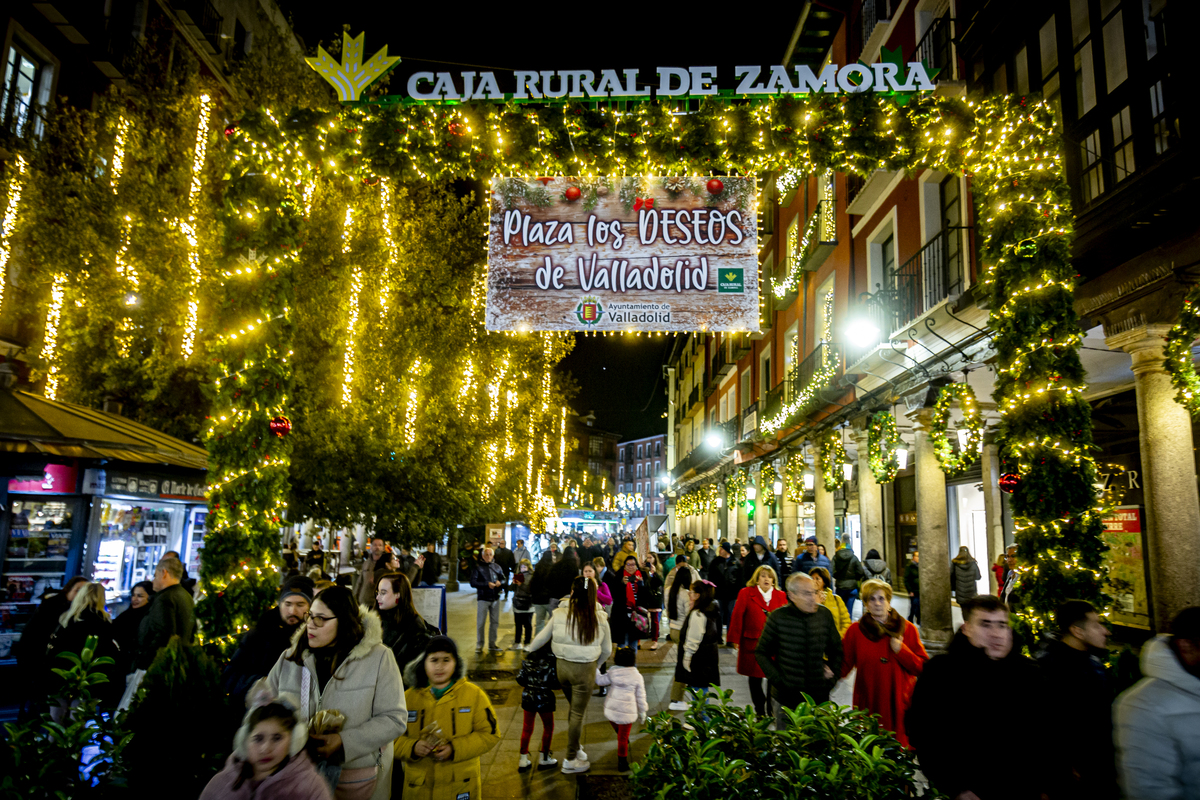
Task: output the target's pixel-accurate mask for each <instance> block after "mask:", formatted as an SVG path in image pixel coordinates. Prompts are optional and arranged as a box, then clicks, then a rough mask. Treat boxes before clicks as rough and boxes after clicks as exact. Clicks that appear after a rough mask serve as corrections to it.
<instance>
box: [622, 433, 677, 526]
mask: <svg viewBox="0 0 1200 800" xmlns="http://www.w3.org/2000/svg"><path fill="white" fill-rule="evenodd" d="M666 444H667V436H666V434H663V433H660V434H657V435H655V436H647V437H645V438H642V439H631V440H628V441H624V442H621V443H620V444H618V445H617V490H616V493H617V494H626V495H629V494H635V495H636V494H640V495H641V496H642V514H643V515H647V514H662V513H664V510H665V508H666V492H665V486H664V483H663V477H664V475H665V468H666V461H665V460H664V456H665V455H666V452H665V449H666Z"/></svg>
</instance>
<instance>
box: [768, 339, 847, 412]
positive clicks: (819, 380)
mask: <svg viewBox="0 0 1200 800" xmlns="http://www.w3.org/2000/svg"><path fill="white" fill-rule="evenodd" d="M842 368H843V362H842V346H841V345H840V344H834V343H833V342H821V343H820V344H818V345H817V346H816V348H815V349H814V350H813V351H812V352H811V353H809V354H808V356H807V357H806V358H805V359H804V360H803V361H801V362H800V363H799V364H797V365H796V366H794V367H793V368H792V369H791V370H789V371H788V374H787V377H786V378H785V379H784V382H783V405H784V409H785V410H789V411H790V415H796V414H806V413H809V412H811V411H813V410H815V409H817V408H819V407H820V406H821V399H820V393H821V390H822V389H827V388H829V387H830V386H832V385H833V383H834V381H836V380H837V379H838V378H839V377H841V375H842Z"/></svg>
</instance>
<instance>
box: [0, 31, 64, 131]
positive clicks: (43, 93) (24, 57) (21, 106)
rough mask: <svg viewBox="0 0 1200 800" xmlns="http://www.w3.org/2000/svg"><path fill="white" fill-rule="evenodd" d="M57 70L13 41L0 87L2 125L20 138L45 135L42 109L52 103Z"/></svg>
mask: <svg viewBox="0 0 1200 800" xmlns="http://www.w3.org/2000/svg"><path fill="white" fill-rule="evenodd" d="M53 76H54V68H53V66H51V65H49V64H47V63H46V62H45V61H44V60H42V59H39V58H37V57H35V56H34V55H33V53H32V50H31V49H29V48H26V47H24V46H23V45H22V44H20V43H19V42H16V41H14V42H13V44H12V46H11V47H9V48H8V53H7V54H6V58H5V59H4V85H3V86H2V87H0V125H2V126H3V128H4V130H7V131H11V132H12V133H14V134H16V135H17V136H24V135H26V134H32V135H34V136H41V135H42V119H41V117H40V115H39V109H41V108H44V107H45V105H46V104H47V103H48V102H50V84H51V83H52V82H53Z"/></svg>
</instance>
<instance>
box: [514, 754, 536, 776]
mask: <svg viewBox="0 0 1200 800" xmlns="http://www.w3.org/2000/svg"><path fill="white" fill-rule="evenodd" d="M532 766H533V762H532V761H530V760H529V753H521V758H520V760H519V761H517V772H529V768H530V767H532Z"/></svg>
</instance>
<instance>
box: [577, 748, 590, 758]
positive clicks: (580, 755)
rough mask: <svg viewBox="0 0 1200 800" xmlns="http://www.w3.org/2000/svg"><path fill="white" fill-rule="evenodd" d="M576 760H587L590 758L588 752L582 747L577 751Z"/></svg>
mask: <svg viewBox="0 0 1200 800" xmlns="http://www.w3.org/2000/svg"><path fill="white" fill-rule="evenodd" d="M575 760H576V761H587V760H588V755H587V753H585V752H583V748H582V747H581V748H579V749H578V750H576V751H575Z"/></svg>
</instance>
